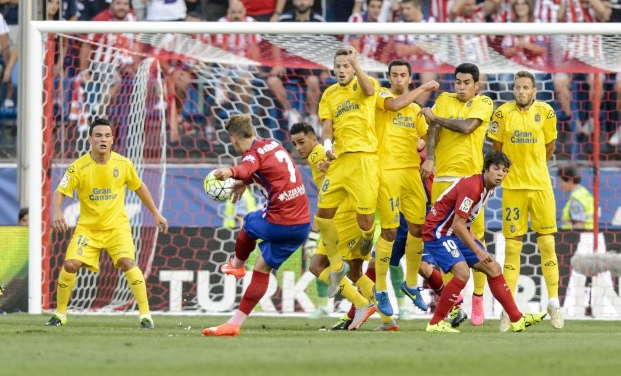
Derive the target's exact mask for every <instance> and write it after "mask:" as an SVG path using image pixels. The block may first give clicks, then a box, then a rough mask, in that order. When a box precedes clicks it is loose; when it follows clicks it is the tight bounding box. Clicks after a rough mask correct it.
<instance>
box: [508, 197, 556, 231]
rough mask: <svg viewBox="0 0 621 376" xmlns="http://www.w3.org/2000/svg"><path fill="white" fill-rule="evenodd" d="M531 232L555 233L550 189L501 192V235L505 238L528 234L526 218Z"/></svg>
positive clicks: (553, 202)
mask: <svg viewBox="0 0 621 376" xmlns="http://www.w3.org/2000/svg"><path fill="white" fill-rule="evenodd" d="M529 217H530V226H531V228H532V229H533V231H535V232H537V233H539V234H554V233H555V232H556V230H557V229H556V201H555V199H554V192H553V191H552V188H550V189H548V190H542V191H535V190H530V189H503V190H502V233H503V235H504V236H505V238H514V237H516V236H522V235H524V234H526V233H527V232H528V218H529Z"/></svg>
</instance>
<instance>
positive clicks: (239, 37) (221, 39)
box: [215, 16, 261, 55]
mask: <svg viewBox="0 0 621 376" xmlns="http://www.w3.org/2000/svg"><path fill="white" fill-rule="evenodd" d="M218 22H257V20H255V19H254V18H252V17H250V16H246V17H244V19H243V21H231V19H230V18H229V17H222V18H220V19H219V20H218ZM259 42H261V36H260V35H259V34H218V35H216V38H215V45H216V46H218V47H220V48H222V49H224V50H227V51H230V52H232V53H235V54H239V55H243V54H245V53H246V52H247V51H248V49H249V48H250V46H252V45H256V44H258V43H259Z"/></svg>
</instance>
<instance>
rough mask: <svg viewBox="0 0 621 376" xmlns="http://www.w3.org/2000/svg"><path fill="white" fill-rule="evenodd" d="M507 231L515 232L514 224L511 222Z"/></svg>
mask: <svg viewBox="0 0 621 376" xmlns="http://www.w3.org/2000/svg"><path fill="white" fill-rule="evenodd" d="M509 231H510V232H511V233H512V234H513V233H514V232H515V225H514V224H513V223H512V224H511V225H509Z"/></svg>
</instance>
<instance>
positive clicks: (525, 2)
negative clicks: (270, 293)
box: [502, 0, 548, 67]
mask: <svg viewBox="0 0 621 376" xmlns="http://www.w3.org/2000/svg"><path fill="white" fill-rule="evenodd" d="M511 14H512V17H511V18H510V19H509V20H507V22H512V23H519V22H540V21H539V20H537V19H535V8H534V6H533V0H515V2H514V3H513V5H512V7H511ZM547 51H548V40H547V38H546V37H545V36H543V35H505V36H504V37H503V39H502V52H503V53H504V55H505V56H507V57H508V58H510V59H511V60H513V61H515V62H517V63H519V64H523V65H526V66H528V67H533V66H535V67H543V66H544V64H545V61H544V57H545V56H546V53H547Z"/></svg>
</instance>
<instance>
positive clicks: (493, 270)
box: [487, 261, 502, 278]
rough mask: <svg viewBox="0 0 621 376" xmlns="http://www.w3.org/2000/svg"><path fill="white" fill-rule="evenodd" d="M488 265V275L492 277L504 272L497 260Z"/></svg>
mask: <svg viewBox="0 0 621 376" xmlns="http://www.w3.org/2000/svg"><path fill="white" fill-rule="evenodd" d="M487 267H488V268H489V271H488V273H487V276H488V277H490V278H495V277H498V276H499V275H501V274H502V267H501V266H500V264H499V263H498V262H497V261H494V262H492V263H490V264H488V265H487Z"/></svg>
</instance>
